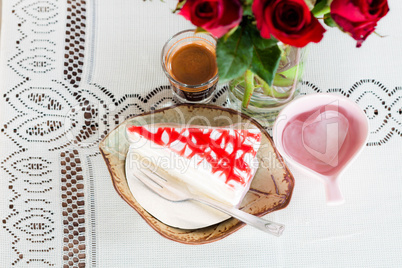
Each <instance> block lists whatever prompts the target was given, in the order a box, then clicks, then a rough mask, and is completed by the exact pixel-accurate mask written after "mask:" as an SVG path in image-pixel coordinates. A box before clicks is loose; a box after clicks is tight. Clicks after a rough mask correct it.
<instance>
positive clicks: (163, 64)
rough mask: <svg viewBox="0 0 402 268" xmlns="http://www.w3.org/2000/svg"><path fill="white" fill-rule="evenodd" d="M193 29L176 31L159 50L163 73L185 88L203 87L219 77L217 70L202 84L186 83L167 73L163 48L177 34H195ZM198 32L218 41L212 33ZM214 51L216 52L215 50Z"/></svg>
mask: <svg viewBox="0 0 402 268" xmlns="http://www.w3.org/2000/svg"><path fill="white" fill-rule="evenodd" d="M195 31H196V29H187V30H183V31H180V32H178V33H176V34H175V35H173V36H171V37H170V38H169V39H168V40H167V41H166V43H165V44H164V45H163V48H162V52H161V64H162V69H163V72H164V73H165V75H166V76H167V77H168V79H169V80H171V81H173V82H174V83H176V84H178V85H179V86H181V87H185V88H199V87H204V86H207V85H209V84H211V83H214V82H215V80H218V78H219V75H218V72H216V75H215V76H213V77H212V78H211V79H209V80H208V81H206V82H204V83H202V84H198V85H188V84H185V83H182V82H180V81H177V80H176V79H175V78H174V77H173V76H171V75H170V73H169V72H168V70H167V69H166V61H165V57H164V56H163V52H164V51H165V49H166V48H167V46H168V44H169V42H170V41H172V40H173V39H174V38H176V37H177V36H179V35H181V34H184V33H189V32H193V33H194V35H195V34H197V33H195ZM199 34H206V35H209V36H210V37H212V38H213V39H214V40H215V42H217V41H218V40H217V39H216V38H215V37H214V36H213V35H212V34H210V33H209V32H202V33H199ZM215 53H216V52H215Z"/></svg>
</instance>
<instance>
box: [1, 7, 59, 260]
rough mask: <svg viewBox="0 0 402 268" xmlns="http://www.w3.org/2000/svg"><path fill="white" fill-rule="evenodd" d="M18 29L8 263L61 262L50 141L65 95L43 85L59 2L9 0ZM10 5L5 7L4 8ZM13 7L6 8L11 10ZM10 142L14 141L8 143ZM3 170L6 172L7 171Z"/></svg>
mask: <svg viewBox="0 0 402 268" xmlns="http://www.w3.org/2000/svg"><path fill="white" fill-rule="evenodd" d="M11 5H12V6H11V13H12V17H13V18H15V20H14V22H15V25H13V27H15V28H14V30H15V29H16V30H15V31H16V33H18V34H15V35H13V36H15V38H16V39H15V40H13V42H15V47H14V48H13V49H15V51H16V53H15V54H14V55H13V56H11V57H10V58H9V59H6V61H7V67H8V68H9V70H10V71H11V72H13V73H15V74H16V75H17V76H19V77H20V81H18V82H16V83H15V84H14V86H12V87H11V88H4V89H2V90H4V94H3V95H2V97H3V101H4V103H5V105H7V107H4V108H3V109H4V110H3V111H7V112H6V114H5V115H6V116H5V117H4V118H9V119H8V120H6V122H4V125H3V126H2V128H1V133H2V135H4V136H3V137H5V139H7V140H8V141H10V142H11V145H12V146H13V148H17V149H15V151H14V152H13V151H11V152H10V153H9V155H8V156H6V157H5V158H4V159H2V160H1V164H0V166H1V168H2V174H5V175H4V177H3V178H2V179H3V180H5V181H7V183H8V195H7V196H8V197H9V211H8V215H7V216H6V217H4V218H3V219H2V221H1V223H2V227H3V228H4V229H5V230H6V232H7V233H9V235H10V237H11V240H12V242H11V245H10V246H11V251H12V252H14V253H15V254H10V255H9V256H7V257H8V258H10V260H11V261H10V263H9V265H8V266H7V267H12V266H17V265H34V266H37V267H49V266H50V267H51V266H57V265H56V264H57V263H60V261H59V258H60V256H58V254H57V253H56V252H58V251H59V250H60V246H59V245H60V239H59V237H58V234H57V233H58V226H59V225H60V222H58V215H57V213H56V212H55V211H57V209H55V208H57V207H58V200H57V199H54V196H55V195H57V193H58V190H59V189H58V187H57V186H58V179H57V177H58V176H59V175H58V173H57V170H58V166H59V165H58V163H57V161H55V159H54V158H53V157H52V155H49V154H48V153H47V151H48V145H49V141H50V140H53V141H56V140H57V136H60V135H61V133H62V131H63V130H62V124H63V123H62V121H63V120H61V117H60V116H59V115H60V114H62V113H63V109H64V108H65V107H64V106H63V105H64V104H65V103H66V100H65V99H64V97H63V96H62V94H61V93H60V92H58V91H56V90H54V89H52V88H49V87H46V86H44V85H45V84H47V81H49V77H52V76H54V75H56V43H57V40H56V37H55V35H53V34H52V33H54V32H55V31H56V30H55V28H56V26H57V25H58V23H59V21H60V10H59V6H58V5H57V4H56V3H55V2H54V1H49V0H41V1H35V0H25V1H24V0H20V1H14V4H11ZM5 11H6V10H3V12H5ZM9 11H10V10H7V12H9ZM9 148H11V147H9ZM3 171H4V172H3Z"/></svg>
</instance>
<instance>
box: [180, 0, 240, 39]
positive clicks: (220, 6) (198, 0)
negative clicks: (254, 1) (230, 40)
mask: <svg viewBox="0 0 402 268" xmlns="http://www.w3.org/2000/svg"><path fill="white" fill-rule="evenodd" d="M179 14H180V15H182V16H183V17H185V18H186V19H188V20H190V21H191V23H193V24H194V25H195V26H198V27H202V28H204V29H205V30H207V31H208V32H210V33H211V34H212V35H214V36H216V37H218V38H219V37H221V36H223V35H224V34H225V33H227V32H228V31H229V30H230V29H232V28H233V27H235V26H237V25H239V23H240V21H241V18H242V14H243V9H242V6H241V3H240V0H187V1H186V3H185V4H184V6H183V7H182V9H181V10H180V13H179Z"/></svg>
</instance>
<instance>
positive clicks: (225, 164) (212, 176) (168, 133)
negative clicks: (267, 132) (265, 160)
mask: <svg viewBox="0 0 402 268" xmlns="http://www.w3.org/2000/svg"><path fill="white" fill-rule="evenodd" d="M242 127H243V125H240V124H237V125H232V126H228V127H223V128H216V127H209V128H208V127H201V126H186V127H183V126H180V125H172V124H171V125H166V124H165V125H145V126H128V127H127V135H128V138H129V141H130V142H131V146H130V150H131V151H132V152H134V154H135V155H136V158H137V160H139V161H137V162H138V163H139V164H140V162H141V160H143V159H146V160H148V161H150V162H151V163H153V164H154V165H156V166H158V167H159V168H162V169H163V170H165V171H166V172H167V173H168V174H169V175H171V176H172V177H174V178H177V179H178V180H180V181H182V182H184V183H186V184H187V186H188V188H189V189H190V190H191V191H193V192H196V193H197V194H201V195H204V196H207V197H209V198H213V199H215V200H218V201H221V202H224V203H227V204H230V205H232V206H238V205H239V204H240V202H241V201H242V199H243V197H244V195H245V194H246V192H247V191H248V189H249V187H250V183H251V180H252V178H253V176H254V174H255V172H256V170H257V168H258V161H257V159H256V154H257V151H258V149H259V147H260V141H261V132H260V131H259V129H258V128H251V129H243V128H242Z"/></svg>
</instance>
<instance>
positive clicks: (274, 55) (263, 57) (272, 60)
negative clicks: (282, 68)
mask: <svg viewBox="0 0 402 268" xmlns="http://www.w3.org/2000/svg"><path fill="white" fill-rule="evenodd" d="M280 60H281V50H280V49H279V47H278V45H275V46H271V47H268V48H265V49H259V48H258V47H256V46H254V53H253V59H252V63H251V68H250V69H251V71H253V72H254V73H255V74H256V75H258V76H259V77H261V78H262V79H263V80H264V81H265V82H267V84H268V85H269V86H272V82H273V81H274V77H275V73H276V70H277V69H278V66H279V61H280Z"/></svg>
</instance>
